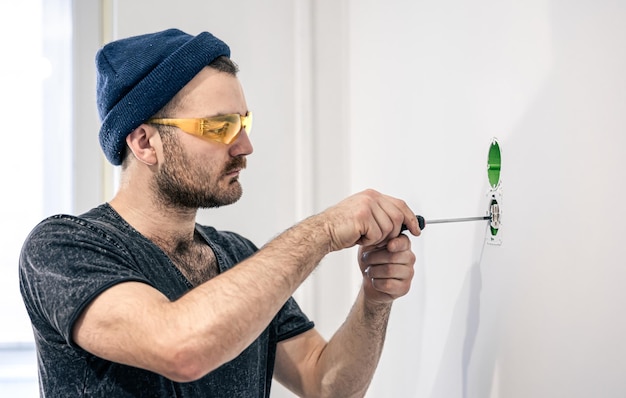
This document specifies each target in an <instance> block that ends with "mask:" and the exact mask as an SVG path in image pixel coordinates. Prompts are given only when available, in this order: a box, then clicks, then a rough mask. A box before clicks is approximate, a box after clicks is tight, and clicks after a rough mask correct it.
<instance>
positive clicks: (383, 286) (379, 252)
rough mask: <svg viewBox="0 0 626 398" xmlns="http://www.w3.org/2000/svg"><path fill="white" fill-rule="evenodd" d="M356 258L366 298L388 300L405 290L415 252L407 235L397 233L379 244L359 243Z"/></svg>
mask: <svg viewBox="0 0 626 398" xmlns="http://www.w3.org/2000/svg"><path fill="white" fill-rule="evenodd" d="M358 259H359V267H360V268H361V273H362V274H363V290H364V293H365V299H366V300H367V301H369V302H373V303H391V302H392V301H393V300H395V299H396V298H398V297H401V296H404V295H405V294H406V293H408V291H409V289H410V287H411V280H412V278H413V274H414V269H413V265H414V263H415V254H414V253H413V252H412V251H411V241H410V240H409V238H408V237H407V236H405V235H400V236H397V237H395V238H393V239H391V240H389V241H388V242H387V245H385V246H383V247H379V246H361V247H360V248H359V258H358Z"/></svg>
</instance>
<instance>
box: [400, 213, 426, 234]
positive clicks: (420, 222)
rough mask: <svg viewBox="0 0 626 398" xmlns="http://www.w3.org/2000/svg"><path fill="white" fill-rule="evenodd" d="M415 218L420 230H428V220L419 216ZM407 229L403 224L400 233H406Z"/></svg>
mask: <svg viewBox="0 0 626 398" xmlns="http://www.w3.org/2000/svg"><path fill="white" fill-rule="evenodd" d="M415 217H416V218H417V225H419V227H420V229H424V228H426V220H424V217H422V216H419V215H415ZM407 229H408V228H407V227H406V225H404V224H402V228H400V232H402V231H406V230H407Z"/></svg>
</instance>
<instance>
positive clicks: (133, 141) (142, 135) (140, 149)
mask: <svg viewBox="0 0 626 398" xmlns="http://www.w3.org/2000/svg"><path fill="white" fill-rule="evenodd" d="M157 135H158V133H157V130H156V129H155V128H154V127H152V126H149V125H147V124H142V125H140V126H139V127H137V128H136V129H134V130H133V131H132V132H131V133H130V134H128V135H127V136H126V145H128V147H129V148H130V150H131V151H132V152H133V155H135V158H136V159H137V160H139V161H140V162H141V163H144V164H146V165H148V166H154V165H155V164H157V155H156V148H155V147H154V145H153V138H154V137H155V136H157Z"/></svg>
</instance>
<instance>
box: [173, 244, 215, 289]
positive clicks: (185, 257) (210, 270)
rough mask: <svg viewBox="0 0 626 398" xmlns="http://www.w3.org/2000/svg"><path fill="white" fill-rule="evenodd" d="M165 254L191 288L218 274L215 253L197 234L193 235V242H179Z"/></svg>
mask: <svg viewBox="0 0 626 398" xmlns="http://www.w3.org/2000/svg"><path fill="white" fill-rule="evenodd" d="M166 253H167V255H168V256H169V258H170V260H172V262H173V263H174V265H175V266H176V268H178V269H179V270H180V272H181V273H182V274H183V275H184V276H185V278H187V280H188V281H189V282H190V283H191V284H192V285H193V286H198V285H200V284H202V283H204V282H206V281H208V280H209V279H211V278H214V277H215V276H217V275H218V274H219V267H218V264H217V260H216V258H215V253H213V250H211V247H210V246H209V245H208V244H207V243H206V242H205V241H204V239H202V237H201V236H199V234H198V233H196V234H195V235H194V240H193V242H191V243H190V242H179V243H177V244H176V245H175V246H174V247H173V248H172V249H170V250H166Z"/></svg>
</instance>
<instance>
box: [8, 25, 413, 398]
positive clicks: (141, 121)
mask: <svg viewBox="0 0 626 398" xmlns="http://www.w3.org/2000/svg"><path fill="white" fill-rule="evenodd" d="M229 56H230V50H229V48H228V47H227V46H226V44H224V43H223V42H222V41H220V40H219V39H217V38H215V37H214V36H213V35H211V34H210V33H207V32H203V33H201V34H199V35H197V36H190V35H188V34H186V33H183V32H181V31H179V30H173V29H172V30H167V31H163V32H157V33H154V34H148V35H142V36H137V37H131V38H127V39H123V40H119V41H116V42H112V43H110V44H108V45H107V46H105V47H103V48H102V49H101V50H100V51H99V52H98V54H97V57H96V60H97V67H98V106H99V111H100V115H101V117H102V119H103V122H102V128H101V130H100V143H101V145H102V148H103V151H104V153H105V155H106V156H107V158H108V159H109V161H111V162H112V163H113V164H114V165H121V166H122V172H121V183H120V188H119V191H118V192H117V194H116V195H115V197H114V198H113V199H112V200H111V201H110V202H109V203H105V204H103V205H101V206H99V207H97V208H95V209H92V210H91V211H89V212H87V213H85V214H83V215H81V216H78V217H75V216H69V215H58V216H54V217H51V218H49V219H47V220H44V221H43V222H42V223H41V224H39V225H38V226H37V227H36V228H35V229H34V230H33V232H32V233H31V234H30V235H29V237H28V239H27V241H26V242H25V244H24V248H23V250H22V255H21V257H20V287H21V291H22V295H23V298H24V302H25V304H26V307H27V310H28V312H29V315H30V317H31V320H32V323H33V329H34V333H35V339H36V343H37V349H38V355H39V378H40V390H41V394H42V395H43V396H53V397H60V396H63V397H73V396H98V397H137V396H146V397H173V396H177V397H201V396H202V397H205V396H206V397H209V396H210V397H267V396H269V391H270V385H271V381H272V377H275V378H276V379H277V380H278V381H279V382H281V383H282V384H284V385H285V386H286V387H288V388H289V389H290V390H292V391H293V392H294V393H296V394H298V395H300V396H324V397H328V396H337V397H351V396H362V395H364V394H365V391H366V390H367V387H368V385H369V383H370V380H371V377H372V375H373V373H374V370H375V367H376V364H377V362H378V359H379V356H380V353H381V350H382V345H383V340H384V335H385V329H386V325H387V320H388V317H389V312H390V309H391V303H392V301H393V300H394V299H395V298H397V297H399V296H402V295H404V294H406V293H407V291H408V290H409V287H410V283H411V278H412V276H413V263H414V261H415V256H414V255H413V253H412V252H411V247H410V241H409V239H408V237H407V236H405V235H401V234H400V231H401V228H402V226H403V224H404V225H406V226H407V228H408V230H409V231H410V232H411V233H412V234H413V235H419V234H420V230H419V227H418V225H417V220H416V218H415V216H414V213H413V212H412V211H411V210H410V209H409V208H408V207H407V206H406V205H405V204H404V202H402V201H401V200H398V199H395V198H391V197H388V196H385V195H382V194H380V193H378V192H375V191H371V190H369V191H365V192H362V193H360V194H356V195H353V196H351V197H349V198H347V199H345V200H343V201H342V202H340V203H338V204H337V205H335V206H333V207H331V208H329V209H327V210H326V211H324V212H322V213H320V214H317V215H314V216H311V217H309V218H308V219H306V220H304V221H302V222H300V223H298V224H297V225H295V226H293V227H292V228H290V229H288V230H287V231H285V232H283V233H282V234H281V235H279V236H278V237H277V238H276V239H274V240H272V241H270V242H269V243H267V244H266V245H265V246H264V247H263V248H261V249H260V250H258V249H257V248H256V247H255V246H254V245H253V244H252V243H251V242H250V241H248V240H247V239H245V238H243V237H241V236H239V235H237V234H234V233H230V232H220V231H216V230H215V229H213V228H210V227H206V226H201V225H198V224H196V223H195V217H196V213H197V210H198V208H206V207H216V206H222V205H227V204H231V203H233V202H235V201H237V200H238V199H239V197H240V195H241V192H242V191H241V186H240V183H239V181H238V177H239V174H240V173H241V172H242V170H243V169H244V168H245V166H246V156H247V155H249V154H251V153H252V145H251V143H250V140H249V138H248V134H247V133H249V129H250V127H251V114H250V112H249V110H248V107H247V105H246V101H245V98H244V94H243V90H242V88H241V86H240V83H239V80H238V79H237V77H236V72H237V67H236V65H235V64H234V63H232V61H230V59H229V58H228V57H229ZM354 245H359V246H360V248H359V253H358V263H359V266H360V269H361V271H362V273H363V285H362V289H361V291H360V293H359V295H358V297H357V299H356V302H355V304H354V307H353V308H352V310H351V312H350V314H349V315H348V317H347V319H346V322H345V323H344V324H343V326H341V328H340V329H339V330H338V331H337V332H336V333H335V335H334V336H333V337H332V338H331V339H330V340H329V341H328V342H326V341H325V340H324V339H323V338H322V337H321V336H320V334H319V333H318V332H317V331H316V330H315V329H314V327H313V323H312V322H310V321H309V320H308V319H307V317H306V316H305V315H304V314H303V313H302V312H301V311H300V309H299V307H298V305H297V304H296V302H295V301H294V300H293V298H291V295H292V294H293V292H294V291H295V289H296V288H297V287H298V286H299V285H300V284H301V283H302V282H303V281H304V279H305V278H306V277H307V276H308V275H309V274H310V273H311V272H312V271H313V269H314V268H315V267H316V265H317V264H318V263H319V261H320V260H321V259H322V258H323V257H324V256H325V255H326V254H328V253H329V252H331V251H336V250H341V249H344V248H349V247H352V246H354Z"/></svg>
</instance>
